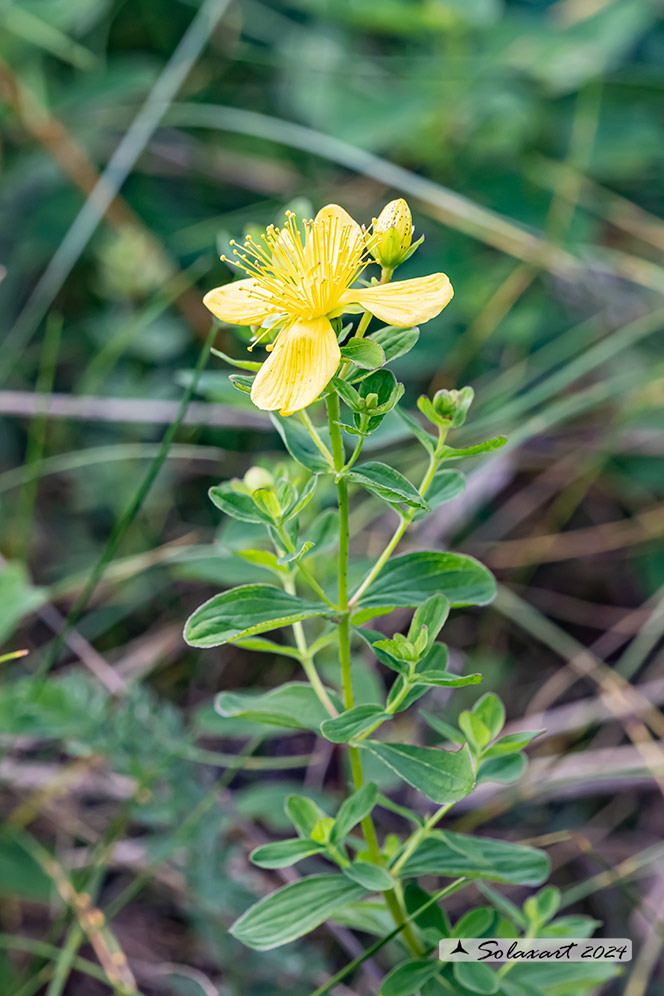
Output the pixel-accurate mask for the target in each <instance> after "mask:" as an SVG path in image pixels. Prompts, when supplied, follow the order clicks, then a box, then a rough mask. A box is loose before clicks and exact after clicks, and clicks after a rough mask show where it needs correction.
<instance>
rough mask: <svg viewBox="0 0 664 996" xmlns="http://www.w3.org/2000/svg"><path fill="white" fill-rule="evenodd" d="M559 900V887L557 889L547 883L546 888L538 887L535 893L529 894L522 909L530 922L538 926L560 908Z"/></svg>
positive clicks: (546, 921)
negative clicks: (538, 889) (533, 894)
mask: <svg viewBox="0 0 664 996" xmlns="http://www.w3.org/2000/svg"><path fill="white" fill-rule="evenodd" d="M560 902H561V894H560V889H557V888H556V887H555V885H547V886H546V888H544V889H540V891H539V892H538V893H537V895H535V896H529V897H528V899H526V901H525V903H524V904H523V910H524V913H525V914H526V916H527V917H528V919H529V920H530V922H531V923H533V924H536V925H537V927H538V928H539V927H540V926H542V925H543V924H545V923H548V921H549V920H551V919H552V918H553V917H554V916H555V915H556V913H557V912H558V910H559V908H560Z"/></svg>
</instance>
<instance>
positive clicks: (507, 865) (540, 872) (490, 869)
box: [401, 831, 550, 885]
mask: <svg viewBox="0 0 664 996" xmlns="http://www.w3.org/2000/svg"><path fill="white" fill-rule="evenodd" d="M549 867H550V865H549V859H548V856H547V855H546V854H545V852H544V851H539V850H537V849H536V848H534V847H527V846H525V845H523V844H511V843H508V842H507V841H503V840H494V839H492V838H490V837H470V836H468V835H467V834H461V833H453V832H451V831H445V832H444V833H441V832H437V833H433V834H432V835H431V836H430V837H428V838H427V839H426V840H424V841H422V843H421V844H420V845H419V847H418V848H417V850H416V851H414V852H413V853H412V854H411V856H410V857H409V858H408V860H407V861H406V862H405V864H404V865H403V867H402V868H401V874H402V876H403V877H404V878H408V877H412V878H418V877H419V876H420V875H442V876H444V877H445V878H457V877H458V876H463V877H465V878H474V879H486V880H487V881H490V882H506V883H511V884H513V885H541V884H542V882H544V881H545V879H546V878H547V877H548V875H549Z"/></svg>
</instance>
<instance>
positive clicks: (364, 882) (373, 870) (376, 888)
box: [343, 861, 395, 892]
mask: <svg viewBox="0 0 664 996" xmlns="http://www.w3.org/2000/svg"><path fill="white" fill-rule="evenodd" d="M343 873H344V875H345V876H346V877H347V878H349V879H350V880H351V882H357V884H358V885H361V886H363V888H365V889H367V890H368V891H369V892H385V890H386V889H393V888H394V886H395V882H394V879H393V878H392V876H391V875H390V873H389V872H388V871H387V869H386V868H381V867H380V865H373V864H371V863H370V862H369V861H353V863H352V865H349V866H348V867H346V868H344V869H343Z"/></svg>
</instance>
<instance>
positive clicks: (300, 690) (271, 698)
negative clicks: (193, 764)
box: [214, 681, 338, 732]
mask: <svg viewBox="0 0 664 996" xmlns="http://www.w3.org/2000/svg"><path fill="white" fill-rule="evenodd" d="M330 694H331V697H332V700H333V701H335V698H336V697H335V695H334V693H330ZM337 701H338V700H337ZM214 708H215V711H216V712H217V713H218V714H219V715H220V716H223V717H225V718H233V719H246V720H250V721H252V722H254V723H268V724H269V725H271V726H285V727H287V728H290V729H299V730H313V731H315V732H318V729H319V727H320V724H321V722H322V720H323V717H325V716H327V712H326V711H325V709H324V708H323V706H322V705H321V703H320V701H319V699H318V697H317V695H316V693H315V692H314V690H313V688H312V687H311V685H309V684H307V683H306V682H304V681H291V682H288V683H287V684H285V685H279V686H278V687H277V688H272V689H270V691H269V692H219V694H218V695H217V697H216V698H215V700H214Z"/></svg>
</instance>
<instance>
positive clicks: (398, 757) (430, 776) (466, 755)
mask: <svg viewBox="0 0 664 996" xmlns="http://www.w3.org/2000/svg"><path fill="white" fill-rule="evenodd" d="M360 746H362V747H363V748H364V749H365V750H368V751H370V753H372V754H373V755H374V756H375V757H378V758H380V760H381V761H383V762H384V763H385V764H387V765H388V767H390V768H391V769H392V771H395V772H396V774H397V775H399V777H400V778H403V780H404V781H405V782H408V784H409V785H412V786H413V788H416V789H418V790H419V791H420V792H422V793H423V794H424V795H426V796H427V798H428V799H431V800H432V801H433V802H436V803H438V805H445V804H447V803H450V802H458V801H459V799H464V798H465V797H466V796H467V795H470V793H471V792H472V790H473V788H474V786H475V769H474V765H473V759H472V756H471V753H470V751H469V750H468V747H467V746H464V747H462V748H461V750H458V751H447V750H440V748H438V747H414V746H411V745H410V744H390V743H380V742H378V741H375V740H366V741H363V742H362V743H361V744H360Z"/></svg>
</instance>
